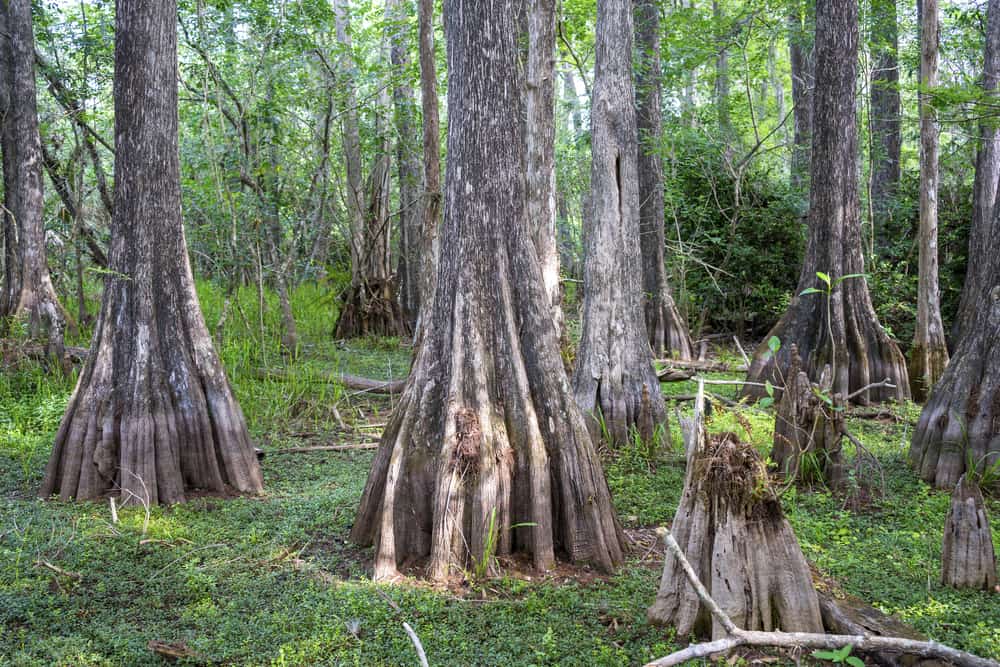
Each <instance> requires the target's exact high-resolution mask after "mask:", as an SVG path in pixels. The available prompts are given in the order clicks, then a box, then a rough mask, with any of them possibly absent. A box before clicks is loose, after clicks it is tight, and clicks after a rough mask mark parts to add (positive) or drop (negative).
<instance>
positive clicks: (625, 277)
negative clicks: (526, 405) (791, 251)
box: [573, 0, 666, 442]
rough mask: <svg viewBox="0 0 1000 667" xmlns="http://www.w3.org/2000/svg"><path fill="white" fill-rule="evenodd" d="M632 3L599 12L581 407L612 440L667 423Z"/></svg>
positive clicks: (611, 4)
mask: <svg viewBox="0 0 1000 667" xmlns="http://www.w3.org/2000/svg"><path fill="white" fill-rule="evenodd" d="M632 24H633V21H632V5H631V3H630V2H628V1H627V0H600V2H599V3H598V5H597V32H596V43H595V49H596V55H595V65H594V71H595V76H594V91H593V102H592V108H591V145H592V151H593V161H592V163H591V170H590V183H591V185H590V189H591V200H592V201H591V205H592V207H593V208H592V211H593V215H592V220H591V221H590V225H589V228H588V230H587V234H586V241H585V260H584V278H583V279H584V304H583V325H582V335H581V340H580V348H579V350H578V351H577V357H576V368H575V370H574V374H573V390H574V392H575V394H576V400H577V403H578V404H579V405H580V407H581V408H582V409H583V411H584V412H585V413H587V414H590V415H594V416H595V417H598V418H599V419H600V420H602V423H603V424H604V426H605V427H606V432H607V434H608V436H610V438H611V440H612V441H614V442H624V441H625V439H626V438H627V437H628V433H629V430H630V429H631V428H632V427H636V428H638V429H639V431H640V432H652V430H653V425H655V424H659V423H663V422H665V420H666V410H665V407H664V404H663V399H662V397H661V395H660V384H659V381H658V380H657V378H656V372H655V371H654V369H653V363H652V354H651V352H650V347H649V341H648V338H647V336H646V323H645V321H644V318H643V313H642V303H641V300H642V275H641V266H642V264H641V254H640V251H639V187H638V182H639V177H638V173H637V157H638V129H637V126H636V116H635V95H634V91H633V86H632V34H633V29H632Z"/></svg>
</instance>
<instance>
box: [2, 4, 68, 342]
mask: <svg viewBox="0 0 1000 667" xmlns="http://www.w3.org/2000/svg"><path fill="white" fill-rule="evenodd" d="M4 4H6V7H5V8H0V19H2V20H3V25H2V26H0V28H2V33H3V35H2V38H0V41H2V42H3V43H2V44H0V48H2V49H3V50H4V51H5V56H4V58H3V60H4V63H3V64H4V66H5V68H6V69H5V72H4V79H5V80H6V83H7V85H8V88H7V97H8V101H9V105H8V107H7V114H6V116H5V117H4V123H3V125H4V129H3V134H4V140H3V149H4V155H3V160H4V197H5V205H6V208H7V211H6V212H5V220H6V224H5V228H7V229H8V230H11V231H7V232H5V238H7V239H8V241H7V242H6V243H5V245H6V246H7V247H8V254H7V267H6V270H5V273H6V274H7V276H6V278H7V280H6V282H5V284H4V291H5V292H6V297H5V298H4V299H3V300H2V301H3V302H5V305H6V310H5V311H3V312H0V316H4V315H13V316H14V317H21V318H24V319H25V320H26V321H27V324H28V334H29V335H30V336H31V337H32V338H48V339H49V342H50V343H51V344H54V346H55V347H54V348H53V351H54V352H56V353H57V354H59V355H61V347H62V329H63V327H64V326H65V323H66V319H67V318H66V313H65V311H64V310H63V307H62V305H61V304H60V303H59V297H58V296H56V291H55V287H53V285H52V279H51V278H50V276H49V268H48V264H47V262H46V257H45V224H44V221H43V218H42V213H43V208H44V201H45V200H44V195H43V191H42V186H43V184H42V143H41V138H40V137H39V134H38V108H37V100H36V91H35V40H34V34H33V32H32V26H31V1H30V0H9V1H8V2H6V3H4ZM14 227H16V233H12V230H13V228H14ZM15 238H16V241H15V240H14V239H15Z"/></svg>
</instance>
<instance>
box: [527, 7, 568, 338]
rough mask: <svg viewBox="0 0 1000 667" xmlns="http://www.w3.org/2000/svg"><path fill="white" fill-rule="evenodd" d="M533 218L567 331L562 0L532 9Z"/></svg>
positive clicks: (557, 314)
mask: <svg viewBox="0 0 1000 667" xmlns="http://www.w3.org/2000/svg"><path fill="white" fill-rule="evenodd" d="M526 102H527V104H526V111H527V123H526V126H525V128H526V132H525V140H526V142H527V147H528V154H527V171H528V175H527V179H528V220H530V221H531V224H533V225H534V226H535V232H534V234H535V248H537V249H538V261H539V262H540V263H541V266H542V281H543V283H544V286H545V293H546V294H547V295H548V298H549V303H551V304H552V318H553V320H554V321H555V323H556V330H557V331H561V330H562V320H563V316H562V292H561V289H560V287H561V286H560V284H559V248H558V247H557V245H556V163H555V157H556V118H555V111H556V108H555V104H556V2H555V0H536V1H535V2H532V3H531V5H530V7H529V10H528V67H527V95H526Z"/></svg>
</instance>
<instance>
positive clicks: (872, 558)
mask: <svg viewBox="0 0 1000 667" xmlns="http://www.w3.org/2000/svg"><path fill="white" fill-rule="evenodd" d="M201 296H202V299H203V303H204V305H205V310H206V315H207V319H208V322H209V323H210V326H211V325H213V324H214V323H215V322H217V321H218V317H219V313H220V311H221V305H222V296H221V295H220V294H219V292H218V291H217V290H215V289H213V288H211V287H210V286H207V285H202V286H201ZM268 298H270V297H268ZM256 299H257V295H256V293H255V292H253V291H248V292H247V293H246V294H241V295H240V298H239V308H238V309H233V310H234V312H235V314H234V312H231V313H230V315H229V319H228V324H227V328H226V332H225V335H224V336H223V337H222V345H221V352H222V356H223V359H224V361H225V363H226V366H227V369H228V370H229V373H230V376H231V379H232V382H233V385H234V388H235V390H236V393H237V396H238V398H239V400H240V402H241V404H242V405H243V408H244V411H245V413H246V415H247V418H248V421H249V424H250V428H251V431H252V433H253V436H254V438H255V440H256V441H257V443H258V444H259V445H260V446H261V447H262V448H264V449H265V450H266V451H267V452H268V455H267V457H266V458H265V460H264V462H263V467H264V474H265V483H266V495H265V496H264V497H262V498H239V499H231V500H222V499H215V498H196V499H194V500H192V501H190V502H189V503H187V504H185V505H180V506H174V507H167V508H157V507H154V508H151V509H150V515H149V519H148V529H147V530H146V531H145V532H144V528H143V527H144V524H145V522H146V514H145V510H144V509H143V508H141V507H130V508H126V509H123V510H121V511H120V514H121V517H120V518H121V520H120V522H119V523H118V524H113V523H112V521H111V513H110V509H109V506H108V505H106V504H101V503H80V504H64V503H59V502H54V501H42V500H38V499H36V498H35V497H34V493H35V490H36V489H37V488H38V485H39V481H40V478H41V472H42V470H43V468H44V466H45V463H46V461H47V458H48V455H49V451H50V446H51V441H52V437H53V434H54V432H55V429H56V428H57V426H58V422H59V419H60V417H61V414H62V409H63V407H64V405H65V401H66V399H67V398H68V396H69V393H70V391H71V390H72V383H73V378H62V377H59V376H56V375H52V374H49V373H46V372H44V370H43V369H41V368H39V367H38V366H37V365H34V364H22V365H21V366H19V367H18V368H17V369H11V368H6V369H3V372H2V374H0V628H2V629H3V631H2V633H0V664H12V665H156V664H163V658H161V657H159V656H157V655H156V654H154V653H153V652H152V651H151V650H150V649H149V648H148V644H149V642H150V641H162V642H167V643H173V644H176V645H178V646H183V647H184V648H186V649H187V650H189V651H191V652H193V654H194V656H195V657H193V658H191V659H190V660H188V662H189V663H190V664H232V665H236V664H239V665H243V664H248V665H317V664H319V665H412V664H416V656H415V654H414V652H413V648H412V645H411V644H410V642H409V640H408V638H407V636H406V634H405V633H404V631H403V628H402V621H407V622H409V623H410V624H411V625H412V626H413V627H414V628H415V630H416V631H417V633H418V634H419V635H420V637H421V639H422V640H423V643H424V645H425V647H426V649H427V653H428V656H429V658H430V661H431V664H433V665H492V664H496V665H584V664H586V665H634V664H641V663H642V662H644V661H646V660H649V659H651V658H654V657H658V656H661V655H664V654H666V653H668V652H669V651H670V650H671V649H672V648H674V638H673V637H672V633H671V632H670V631H663V630H660V629H656V628H653V627H651V626H649V625H648V624H647V623H646V622H645V609H646V607H647V606H648V605H649V604H650V603H651V602H652V600H653V597H654V595H655V591H656V586H657V583H658V578H659V575H660V566H661V560H660V559H659V557H658V556H657V553H656V552H655V551H652V552H651V551H650V550H649V549H648V548H647V547H645V546H643V547H642V548H639V549H637V550H636V551H635V553H634V554H633V555H632V559H631V560H630V562H629V564H628V565H627V566H626V567H624V568H623V569H622V570H621V571H620V572H619V573H618V574H616V575H615V576H613V577H610V578H607V579H605V578H601V577H597V576H595V575H594V573H591V572H588V571H586V570H579V569H575V570H574V569H563V570H559V571H557V572H556V573H555V574H552V575H548V576H545V577H538V576H535V575H530V574H528V573H521V574H520V575H517V576H507V577H505V578H502V579H496V580H488V581H479V582H475V583H474V584H472V585H469V586H465V587H460V588H454V589H450V590H435V589H432V588H430V587H428V586H425V585H422V584H418V583H416V582H414V583H413V584H412V585H400V586H392V587H385V586H375V585H374V584H372V583H371V582H370V581H369V580H368V579H367V578H366V568H367V566H368V560H369V559H370V550H365V549H359V548H357V547H355V546H353V545H351V544H350V543H348V542H347V541H346V538H347V535H348V532H349V528H350V525H351V522H352V521H353V517H354V512H355V510H356V506H357V503H358V500H359V497H360V494H361V489H362V486H363V484H364V481H365V477H366V474H367V469H368V466H369V464H370V462H371V458H372V456H371V452H370V451H355V452H323V453H311V454H288V453H279V452H278V451H277V450H279V449H282V448H285V447H289V446H301V445H302V444H331V443H337V444H339V443H344V442H349V443H355V442H361V441H367V442H370V441H372V440H373V439H374V438H375V437H377V433H378V425H379V424H381V423H384V421H385V417H386V412H387V411H388V410H389V409H391V401H388V400H381V401H379V400H371V399H370V397H368V396H366V395H363V394H357V393H354V392H351V391H347V390H345V389H344V388H343V387H341V386H340V385H339V384H338V383H336V382H335V381H333V380H332V379H331V377H330V376H331V375H335V374H337V373H340V372H351V373H356V374H363V375H368V376H372V377H383V378H388V377H400V376H402V375H403V374H405V372H406V370H407V367H408V363H409V361H408V360H409V350H408V349H407V348H406V347H404V346H401V345H400V343H399V341H395V340H367V341H363V342H351V343H347V344H343V343H335V342H333V341H331V340H330V339H329V328H330V326H331V323H332V322H333V321H334V317H333V315H334V313H333V310H334V306H333V304H331V303H330V302H329V300H328V299H324V298H323V297H322V296H321V292H320V291H319V290H316V289H312V288H303V289H300V290H299V291H298V292H297V293H296V295H295V304H294V305H295V308H296V313H297V315H298V324H299V330H300V335H301V337H302V340H303V341H304V344H303V346H302V347H301V349H300V350H299V351H298V354H297V355H294V356H292V357H288V356H282V354H281V352H280V350H279V349H278V347H277V345H276V343H274V342H273V341H276V340H278V336H277V327H278V325H279V323H278V321H277V319H276V318H272V317H271V316H268V317H265V318H264V321H263V324H262V323H261V320H260V318H259V311H258V309H257V308H256V306H255V304H256ZM240 311H241V312H240ZM275 311H276V309H275V308H269V309H268V313H273V312H275ZM279 367H280V368H281V369H283V370H284V371H285V372H284V373H283V374H282V376H281V377H280V379H275V378H274V377H272V376H271V375H269V374H268V373H266V372H261V371H262V370H263V371H266V370H267V369H275V368H279ZM728 389H730V388H728V387H722V388H720V393H725V392H726V391H727V390H728ZM665 390H666V391H667V392H668V393H671V394H678V393H691V392H692V391H693V387H692V386H690V383H677V384H671V385H667V386H666V387H665ZM334 408H336V409H334ZM896 413H897V414H898V416H899V418H900V419H899V421H892V420H886V421H875V420H852V421H851V425H850V427H851V429H852V430H853V431H854V432H855V433H857V434H859V435H860V437H861V438H862V439H863V441H864V442H865V444H866V445H867V446H868V447H869V448H870V449H871V450H872V451H873V452H874V453H875V454H876V455H877V456H878V458H879V460H880V462H881V464H882V466H883V469H884V473H885V479H886V487H887V489H886V490H887V493H886V494H885V496H884V497H881V498H878V497H876V498H874V499H872V500H871V501H870V502H868V503H866V504H864V505H863V506H862V508H861V509H859V510H857V511H851V510H848V509H846V508H845V506H844V502H843V499H842V498H839V497H837V496H834V495H832V494H830V493H829V492H827V491H826V490H824V489H812V490H801V489H799V490H795V489H790V490H789V491H787V492H786V493H785V495H784V505H785V508H786V510H787V512H788V515H789V518H790V520H791V522H792V524H793V526H794V528H795V531H796V534H797V535H798V538H799V541H800V543H801V545H802V548H803V551H804V552H805V555H806V556H807V558H808V559H809V560H810V561H811V562H812V563H813V564H814V566H815V567H816V568H817V570H818V571H819V573H820V574H821V575H822V577H823V579H824V580H825V581H827V580H832V581H833V582H835V583H836V584H837V585H839V586H840V587H841V588H842V589H843V590H844V591H846V592H848V593H852V594H854V595H857V596H859V597H861V598H863V599H865V600H867V601H869V602H871V603H873V604H875V605H876V606H878V607H880V608H882V609H883V610H885V611H887V612H891V613H897V614H899V615H900V616H901V617H902V618H903V620H905V621H906V622H908V623H911V624H912V625H914V626H915V627H916V628H917V629H918V630H920V631H921V632H923V633H925V634H927V635H929V636H931V637H933V638H935V639H938V640H940V641H944V642H947V643H950V644H953V645H955V646H958V647H961V648H964V649H967V650H970V651H974V652H976V653H979V654H980V655H986V656H998V655H1000V594H987V593H980V592H957V591H953V590H950V589H946V588H943V587H941V586H939V585H938V583H937V578H938V572H939V568H940V546H941V529H942V525H943V523H944V518H945V514H946V512H947V507H948V495H947V494H944V493H940V492H936V491H933V490H931V489H930V488H928V487H927V486H926V485H925V484H923V483H921V482H920V481H919V480H918V479H916V477H915V476H914V475H913V473H912V472H911V471H910V470H909V469H908V468H907V466H906V448H907V444H908V436H909V431H910V429H911V428H912V424H913V422H914V420H915V418H916V416H917V415H918V410H917V409H916V408H914V407H913V406H904V407H900V408H898V409H897V410H896ZM337 415H339V416H340V419H338V418H337ZM341 420H342V421H343V422H344V425H343V426H342V425H341V423H340V421H341ZM772 421H773V417H772V416H771V415H769V414H766V413H761V412H757V411H752V410H746V411H741V413H740V415H739V416H738V417H737V416H736V415H734V414H733V413H732V412H725V411H720V410H716V412H715V416H714V417H713V419H712V421H711V424H710V427H711V428H712V429H713V430H719V431H722V430H733V431H736V432H738V433H740V434H741V435H743V436H744V437H746V438H748V439H749V440H750V441H751V442H753V443H754V444H755V445H756V446H758V447H759V448H761V449H762V450H763V451H766V450H767V448H768V447H769V443H770V437H771V428H772V426H771V422H772ZM345 427H346V428H345ZM678 445H679V437H678V436H677V429H676V428H674V429H673V434H672V438H671V444H670V445H669V446H664V447H662V448H661V449H659V450H658V451H657V452H656V453H655V454H654V455H653V456H652V457H651V456H650V455H649V449H648V447H647V446H646V445H645V444H643V443H634V444H633V445H630V446H627V447H624V448H623V449H622V450H620V451H618V452H616V453H614V454H609V458H608V461H607V475H608V479H609V482H610V485H611V487H612V492H613V495H614V498H615V502H616V505H617V508H618V511H619V513H620V516H621V517H622V519H623V521H624V523H625V525H626V526H627V527H628V528H629V529H630V530H631V531H632V532H631V533H630V534H632V535H642V534H646V535H648V531H645V532H644V531H642V530H639V529H642V528H648V527H651V526H656V525H658V524H663V523H667V522H669V521H670V519H671V517H672V515H673V512H674V509H675V508H676V505H677V501H678V498H679V495H680V491H681V484H682V479H683V467H682V464H681V462H680V459H679V447H678ZM989 509H990V512H991V514H992V516H993V517H1000V502H998V500H997V499H992V500H990V501H989ZM997 520H1000V518H998V519H995V521H997ZM997 537H1000V534H998V533H997V531H996V530H995V531H994V539H995V541H997V546H998V547H1000V540H997ZM45 563H48V564H51V565H53V566H55V567H56V568H59V571H56V570H53V569H51V568H49V567H47V566H46V565H45ZM60 571H61V572H62V573H60ZM386 598H389V599H391V600H392V601H393V602H395V603H396V604H397V605H398V606H399V608H400V610H399V611H397V610H395V609H394V608H393V606H392V605H390V603H389V602H388V601H387V600H386Z"/></svg>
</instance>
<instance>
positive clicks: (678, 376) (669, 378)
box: [656, 368, 694, 382]
mask: <svg viewBox="0 0 1000 667" xmlns="http://www.w3.org/2000/svg"><path fill="white" fill-rule="evenodd" d="M656 377H658V378H659V379H660V382H684V381H685V380H690V379H691V378H693V377H694V371H677V370H673V369H670V368H668V369H666V370H662V371H660V372H659V373H657V374H656Z"/></svg>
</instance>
